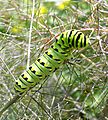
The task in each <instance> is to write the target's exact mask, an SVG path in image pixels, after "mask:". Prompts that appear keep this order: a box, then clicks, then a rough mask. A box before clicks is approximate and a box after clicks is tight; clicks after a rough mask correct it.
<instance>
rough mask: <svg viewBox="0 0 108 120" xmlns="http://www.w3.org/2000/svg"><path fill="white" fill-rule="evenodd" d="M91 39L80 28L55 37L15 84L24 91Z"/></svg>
mask: <svg viewBox="0 0 108 120" xmlns="http://www.w3.org/2000/svg"><path fill="white" fill-rule="evenodd" d="M88 42H89V39H88V38H87V36H85V35H84V34H83V33H82V32H80V31H78V30H67V31H65V32H63V33H61V34H60V35H59V36H58V37H56V38H55V42H54V43H53V44H52V45H51V47H50V48H49V49H48V50H47V51H45V53H44V54H43V55H42V56H40V57H39V58H38V59H37V60H36V61H35V63H33V64H32V65H31V66H30V67H29V69H28V70H27V71H25V72H23V73H22V74H21V75H20V77H19V79H18V80H16V84H15V86H14V88H15V90H16V91H17V92H20V93H23V92H25V91H27V90H28V89H29V88H31V87H33V86H35V85H36V84H37V83H39V82H40V81H42V80H44V79H45V78H46V77H47V76H49V75H50V74H51V73H53V72H54V71H56V70H57V69H58V68H59V67H60V65H62V64H63V62H64V61H65V60H67V59H68V57H69V56H70V53H71V51H72V49H75V48H83V47H86V46H87V45H88Z"/></svg>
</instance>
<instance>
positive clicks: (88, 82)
mask: <svg viewBox="0 0 108 120" xmlns="http://www.w3.org/2000/svg"><path fill="white" fill-rule="evenodd" d="M70 29H77V30H80V31H82V32H83V33H84V34H85V35H87V36H88V37H89V39H90V45H89V46H88V47H87V48H85V49H80V50H74V51H72V56H71V58H70V59H69V60H67V61H65V63H64V64H63V66H60V69H58V70H57V71H56V72H54V73H53V74H51V75H50V77H48V78H47V80H46V81H45V83H44V84H42V85H41V84H39V85H37V86H36V87H34V88H33V89H31V90H30V91H29V92H28V93H27V94H26V95H25V96H24V97H22V98H21V99H20V100H18V101H17V102H16V103H15V104H13V105H11V107H10V108H8V109H7V110H6V111H5V112H4V114H3V115H2V117H1V120H85V119H88V120H108V0H62V1H61V0H41V1H40V0H3V1H2V0H0V108H2V107H3V106H5V104H6V103H7V102H8V101H9V100H10V99H12V98H13V97H14V96H15V95H16V92H15V90H14V84H15V79H18V77H19V75H20V74H21V73H22V72H23V71H24V70H26V69H27V68H28V66H29V65H30V64H32V63H33V62H35V60H36V59H37V58H38V57H39V56H40V55H42V54H43V52H44V51H45V50H46V49H48V48H49V47H50V45H51V44H52V43H53V42H54V39H53V37H54V36H56V35H59V34H60V33H61V32H63V31H65V30H70ZM40 86H41V89H39V87H40Z"/></svg>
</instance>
